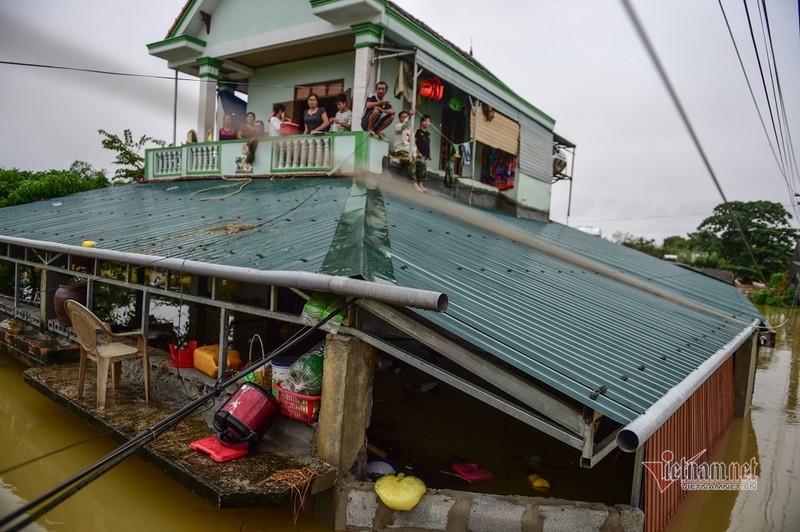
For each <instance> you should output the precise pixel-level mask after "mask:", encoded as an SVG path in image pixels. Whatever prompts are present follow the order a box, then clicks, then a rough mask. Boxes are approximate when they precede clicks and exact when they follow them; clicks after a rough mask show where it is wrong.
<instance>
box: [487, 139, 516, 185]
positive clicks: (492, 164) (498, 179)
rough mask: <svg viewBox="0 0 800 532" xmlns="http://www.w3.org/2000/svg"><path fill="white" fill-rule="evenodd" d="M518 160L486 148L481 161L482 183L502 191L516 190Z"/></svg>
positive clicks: (499, 151) (504, 153)
mask: <svg viewBox="0 0 800 532" xmlns="http://www.w3.org/2000/svg"><path fill="white" fill-rule="evenodd" d="M516 170H517V158H516V157H515V156H513V155H511V154H509V153H506V152H504V151H502V150H498V149H495V148H490V147H488V146H484V148H483V157H482V161H481V183H486V184H487V185H492V186H495V187H497V188H499V189H500V190H508V189H509V188H514V179H515V174H516Z"/></svg>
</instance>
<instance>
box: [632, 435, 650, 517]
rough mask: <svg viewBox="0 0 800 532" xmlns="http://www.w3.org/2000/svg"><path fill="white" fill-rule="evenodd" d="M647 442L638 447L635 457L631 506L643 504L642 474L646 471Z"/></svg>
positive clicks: (635, 506) (637, 506)
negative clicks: (645, 454) (645, 452)
mask: <svg viewBox="0 0 800 532" xmlns="http://www.w3.org/2000/svg"><path fill="white" fill-rule="evenodd" d="M646 445H647V442H645V443H644V445H642V446H641V447H639V448H638V449H636V455H635V456H634V457H633V480H632V481H631V501H630V503H631V506H633V507H634V508H641V507H642V506H641V504H642V474H643V473H644V464H643V462H644V450H645V446H646Z"/></svg>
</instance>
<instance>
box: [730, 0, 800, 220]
mask: <svg viewBox="0 0 800 532" xmlns="http://www.w3.org/2000/svg"><path fill="white" fill-rule="evenodd" d="M717 3H718V4H719V9H720V11H721V12H722V18H723V19H724V20H725V26H726V27H727V28H728V35H729V36H730V38H731V43H732V44H733V49H734V50H735V51H736V58H737V59H738V60H739V66H740V67H741V69H742V74H743V75H744V80H745V82H746V83H747V90H748V91H749V92H750V98H751V99H752V100H753V106H754V107H755V108H756V113H757V114H758V120H759V122H761V128H762V129H763V130H764V136H765V137H766V139H767V145H768V146H769V149H770V151H771V152H772V156H773V157H774V158H775V164H776V165H777V166H778V170H779V171H780V173H781V175H782V176H783V180H784V181H785V182H786V188H787V191H788V192H789V204H788V205H789V206H790V207H791V209H792V211H793V212H794V214H795V218H796V219H798V220H800V212H799V211H798V208H797V201H795V196H794V194H795V190H796V189H795V187H794V186H793V182H792V180H791V179H790V178H789V176H788V175H787V173H786V169H785V168H784V166H783V164H781V161H780V159H779V158H778V153H777V152H776V151H775V145H774V144H773V143H772V138H771V137H770V135H769V132H768V131H767V124H766V123H765V122H764V115H763V114H762V112H761V107H760V106H759V105H758V102H757V101H756V95H755V93H754V92H753V84H752V83H750V76H748V75H747V69H746V68H745V66H744V61H743V60H742V54H741V52H740V51H739V45H738V44H737V43H736V38H735V37H734V35H733V30H732V29H731V24H730V21H729V20H728V15H727V13H726V12H725V7H724V6H723V5H722V0H717Z"/></svg>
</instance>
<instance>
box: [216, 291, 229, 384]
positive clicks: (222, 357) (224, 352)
mask: <svg viewBox="0 0 800 532" xmlns="http://www.w3.org/2000/svg"><path fill="white" fill-rule="evenodd" d="M226 369H228V309H226V308H224V307H223V308H221V309H219V369H218V370H217V378H218V379H219V380H222V378H223V377H225V370H226Z"/></svg>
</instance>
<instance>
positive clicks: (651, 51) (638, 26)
mask: <svg viewBox="0 0 800 532" xmlns="http://www.w3.org/2000/svg"><path fill="white" fill-rule="evenodd" d="M620 1H621V2H622V5H623V7H624V8H625V11H626V13H627V15H628V18H629V19H630V20H631V23H632V24H633V26H634V29H635V30H636V33H637V34H638V35H639V39H640V40H641V41H642V44H643V45H644V47H645V50H646V51H647V54H648V55H649V56H650V60H651V61H652V63H653V66H655V68H656V70H657V71H658V74H659V76H660V77H661V82H662V83H663V84H664V87H665V88H666V89H667V92H668V93H669V96H670V98H671V99H672V103H673V104H674V105H675V109H676V110H677V111H678V114H679V115H680V117H681V120H683V124H684V125H685V126H686V129H687V131H688V132H689V136H690V137H691V138H692V142H693V143H694V145H695V148H697V152H698V153H699V154H700V158H701V159H702V160H703V164H704V165H705V167H706V170H708V174H709V176H710V177H711V180H712V181H713V182H714V186H715V187H716V188H717V191H719V194H720V196H721V197H722V200H723V201H724V202H725V206H726V208H727V209H728V213H729V214H730V217H731V220H732V221H733V223H734V225H735V226H736V229H737V230H738V231H739V234H740V235H741V237H742V241H743V242H744V245H745V248H747V253H748V255H750V260H751V261H752V262H753V266H754V267H755V268H756V270H757V271H758V275H759V277H761V280H762V281H763V282H764V284H765V285H766V284H767V281H766V279H765V278H764V273H763V272H762V271H761V268H760V267H759V266H758V261H756V257H755V255H753V250H752V248H751V247H750V243H749V242H748V241H747V237H746V236H745V234H744V231H743V230H742V226H741V225H740V224H739V219H738V218H737V217H736V215H735V214H734V213H733V209H731V206H730V202H729V201H728V198H727V197H726V196H725V192H724V191H723V190H722V185H721V184H720V182H719V179H717V175H716V174H715V173H714V169H713V168H712V167H711V162H710V161H709V160H708V157H707V156H706V153H705V150H704V149H703V146H702V145H701V144H700V139H699V138H698V136H697V133H695V131H694V127H693V126H692V123H691V122H690V121H689V116H688V115H687V114H686V110H685V109H684V108H683V104H681V102H680V99H679V98H678V93H677V92H676V91H675V88H674V87H673V86H672V82H671V81H670V80H669V76H668V75H667V72H666V70H665V69H664V66H663V65H662V64H661V60H660V59H659V58H658V55H657V54H656V51H655V48H654V47H653V44H652V43H651V42H650V38H649V37H648V36H647V32H645V30H644V26H643V25H642V22H641V21H640V20H639V17H638V16H637V15H636V12H635V11H634V10H633V6H632V5H631V3H630V0H620Z"/></svg>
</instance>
